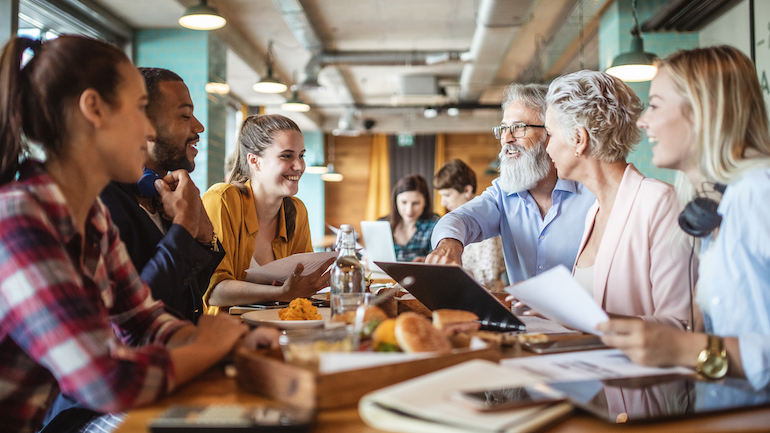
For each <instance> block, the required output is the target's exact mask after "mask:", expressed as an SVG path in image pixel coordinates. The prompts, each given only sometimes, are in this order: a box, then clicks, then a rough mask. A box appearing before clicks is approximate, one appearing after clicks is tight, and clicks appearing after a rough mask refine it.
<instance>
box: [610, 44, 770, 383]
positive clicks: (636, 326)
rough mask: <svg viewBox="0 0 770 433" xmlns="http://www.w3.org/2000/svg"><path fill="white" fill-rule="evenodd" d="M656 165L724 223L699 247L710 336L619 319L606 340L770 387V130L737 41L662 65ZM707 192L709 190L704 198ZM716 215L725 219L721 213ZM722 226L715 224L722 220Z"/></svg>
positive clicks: (654, 97)
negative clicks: (683, 180) (706, 202)
mask: <svg viewBox="0 0 770 433" xmlns="http://www.w3.org/2000/svg"><path fill="white" fill-rule="evenodd" d="M638 125H639V127H641V128H642V129H644V130H645V131H647V136H648V137H649V139H650V141H651V142H653V143H657V144H656V145H655V146H654V147H653V148H652V152H653V158H652V162H653V163H654V164H655V165H656V166H658V167H664V168H671V169H675V170H680V171H682V172H684V174H685V175H686V176H687V178H688V179H689V181H690V182H691V183H692V185H693V186H694V187H695V188H697V190H698V191H699V194H700V195H702V196H710V198H712V199H718V198H719V196H720V194H719V193H718V192H715V190H719V189H721V188H719V184H722V185H726V187H727V189H726V190H725V192H724V195H723V196H722V197H721V202H720V203H719V205H718V208H716V206H717V204H716V203H715V202H712V205H713V206H714V208H715V211H716V212H714V210H712V211H711V212H710V213H711V214H712V215H713V216H715V217H720V216H721V224H718V228H717V229H716V230H713V231H712V229H706V230H704V231H706V232H708V234H706V236H705V237H704V238H703V242H702V245H701V256H700V257H701V260H700V267H699V271H700V279H699V281H698V287H697V302H698V305H699V306H700V308H701V310H702V312H703V319H704V324H705V328H706V333H705V334H704V333H690V332H685V331H682V330H677V329H672V328H670V327H666V326H661V325H659V324H655V323H649V322H644V323H641V322H636V321H629V320H621V319H615V320H610V321H609V322H606V323H603V324H600V325H599V326H598V327H597V329H598V330H599V331H601V332H603V333H604V335H603V337H602V340H603V341H604V342H605V343H606V344H609V345H611V346H615V347H618V348H621V349H623V351H624V352H625V353H626V354H627V355H628V356H629V358H631V359H632V360H633V361H634V362H637V363H640V364H645V365H682V366H686V367H695V368H696V369H697V370H698V371H699V372H700V373H702V374H703V375H705V376H707V377H710V378H714V379H716V378H719V377H722V376H724V375H725V374H727V375H731V376H739V377H740V376H745V377H747V378H748V379H749V381H750V382H751V384H752V385H753V386H754V387H756V388H763V387H767V386H768V385H770V242H768V239H770V219H768V217H767V215H768V214H770V202H768V200H767V198H768V197H770V134H769V133H768V123H767V112H766V110H765V104H764V101H763V100H762V89H761V88H760V85H759V80H758V78H757V71H756V69H755V67H754V65H753V64H752V62H751V60H750V59H749V58H748V57H746V55H745V54H743V53H741V52H740V51H739V50H738V49H736V48H733V47H729V46H719V47H708V48H697V49H693V50H686V51H679V52H677V53H675V54H672V55H671V56H669V57H667V58H666V59H664V60H662V61H661V62H659V64H658V72H657V74H656V75H655V78H654V79H653V80H652V84H651V87H650V105H649V108H648V109H647V111H646V112H645V113H644V115H643V116H642V117H641V119H639V122H638ZM702 198H703V197H702ZM717 222H718V218H717ZM715 225H716V224H715Z"/></svg>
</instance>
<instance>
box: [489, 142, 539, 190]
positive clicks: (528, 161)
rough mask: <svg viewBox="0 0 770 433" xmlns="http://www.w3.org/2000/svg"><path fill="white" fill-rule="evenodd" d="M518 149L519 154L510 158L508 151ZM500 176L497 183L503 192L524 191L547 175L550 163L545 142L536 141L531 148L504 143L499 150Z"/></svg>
mask: <svg viewBox="0 0 770 433" xmlns="http://www.w3.org/2000/svg"><path fill="white" fill-rule="evenodd" d="M509 150H511V151H516V150H518V151H519V152H520V153H519V156H518V157H515V158H511V157H509V156H508V151H509ZM499 158H500V178H499V180H498V185H500V188H501V189H502V190H503V191H505V192H520V191H526V190H528V189H530V188H532V187H534V186H535V185H537V183H538V182H540V181H541V180H543V179H544V178H545V177H546V176H548V172H550V171H551V163H550V161H549V156H548V153H546V151H545V143H538V144H537V145H536V146H535V147H534V148H532V149H531V150H526V149H524V148H523V147H521V146H517V145H513V144H506V145H505V146H504V147H503V149H502V150H501V151H500V155H499Z"/></svg>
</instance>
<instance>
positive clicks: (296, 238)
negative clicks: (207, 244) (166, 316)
mask: <svg viewBox="0 0 770 433" xmlns="http://www.w3.org/2000/svg"><path fill="white" fill-rule="evenodd" d="M237 152H238V153H237V156H236V158H235V165H234V167H233V172H232V173H231V175H230V180H229V183H218V184H216V185H213V186H212V187H211V188H210V189H209V190H208V191H206V193H205V194H203V206H204V207H205V208H206V211H207V212H208V214H209V218H211V223H212V224H213V225H214V231H215V232H216V233H217V234H219V236H220V237H221V239H220V241H221V242H222V246H223V247H224V249H225V257H224V259H222V262H220V264H219V267H218V268H217V270H216V271H215V272H214V275H213V276H212V277H211V282H210V284H209V288H208V290H207V291H206V293H205V294H204V296H203V302H204V305H206V306H207V307H209V308H208V313H209V314H215V313H217V312H219V307H224V306H231V305H245V304H253V303H256V302H265V301H291V300H293V299H295V298H299V297H307V296H311V295H312V294H314V293H315V292H317V291H318V290H319V289H321V288H323V287H326V286H327V285H328V283H329V277H328V275H323V273H324V272H325V271H326V268H328V267H329V265H331V263H332V262H333V261H334V259H330V260H329V261H328V262H327V263H326V264H325V265H323V266H321V267H319V268H318V270H317V271H315V272H313V273H310V274H308V275H305V276H302V271H303V266H302V265H301V264H300V265H297V268H296V269H295V270H294V273H293V274H292V275H291V276H289V278H287V279H286V281H285V282H284V283H283V284H282V285H273V286H270V285H265V284H255V283H250V282H247V281H245V278H246V269H249V267H251V266H254V265H257V266H264V265H266V264H268V263H270V262H272V261H275V260H278V259H282V258H284V257H288V256H290V255H292V254H295V253H309V252H312V251H313V246H312V244H311V238H310V223H309V222H308V218H307V209H306V208H305V205H304V204H303V203H302V201H301V200H300V199H298V198H296V197H294V195H296V194H297V192H298V191H299V179H300V178H301V177H302V174H303V173H304V172H305V159H304V158H305V141H304V139H303V137H302V132H301V131H300V129H299V127H298V126H297V124H296V123H294V122H293V121H292V120H291V119H289V118H287V117H284V116H281V115H278V114H272V115H266V116H258V115H255V116H249V117H247V118H246V120H244V121H243V125H242V126H241V132H240V135H239V136H238V151H237Z"/></svg>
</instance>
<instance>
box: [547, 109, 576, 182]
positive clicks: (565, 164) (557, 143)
mask: <svg viewBox="0 0 770 433" xmlns="http://www.w3.org/2000/svg"><path fill="white" fill-rule="evenodd" d="M545 130H546V133H547V134H548V136H549V137H548V146H547V147H546V149H545V150H546V152H548V156H550V157H551V160H552V161H553V165H554V166H555V167H556V170H557V171H558V174H559V178H560V179H568V180H578V181H579V179H575V178H573V177H570V175H571V173H572V172H573V169H574V168H575V166H576V165H577V163H578V162H579V158H577V157H576V156H575V150H576V147H575V145H576V143H575V140H574V139H570V138H569V137H567V136H565V134H564V130H563V128H562V126H561V125H560V124H559V116H558V114H557V112H556V111H555V109H554V108H553V107H548V109H547V110H545Z"/></svg>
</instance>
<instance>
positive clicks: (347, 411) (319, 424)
mask: <svg viewBox="0 0 770 433" xmlns="http://www.w3.org/2000/svg"><path fill="white" fill-rule="evenodd" d="M264 403H271V401H270V400H268V399H265V398H263V397H259V396H257V395H254V394H250V393H247V392H245V391H242V390H240V389H238V387H237V386H236V383H235V380H234V379H231V378H229V377H226V376H225V374H224V371H223V368H222V367H221V366H219V367H217V368H215V369H212V370H211V371H209V372H208V373H206V374H204V375H203V376H201V377H199V378H198V379H196V380H195V381H193V382H191V383H190V384H188V385H186V386H183V387H182V388H180V389H178V390H177V391H176V392H174V393H173V394H171V395H169V396H167V397H166V398H164V399H162V400H161V401H160V402H158V403H155V404H153V405H151V406H147V407H144V408H139V409H135V410H132V411H130V412H128V414H127V416H126V418H125V420H124V422H123V424H121V425H120V427H119V428H118V429H117V430H116V432H118V433H144V432H147V431H148V429H147V425H148V424H149V423H150V421H151V420H152V419H153V418H155V417H157V416H158V415H160V413H161V412H163V410H165V409H166V408H167V407H169V406H171V405H175V404H245V405H250V404H251V405H257V404H264ZM768 430H770V408H763V409H755V410H750V411H741V412H734V413H730V414H724V415H712V416H705V417H697V418H692V419H688V420H679V421H672V422H666V423H651V424H646V425H612V424H608V423H604V422H602V421H600V420H598V419H596V418H593V417H591V416H589V415H586V414H583V413H578V412H576V413H575V414H573V415H572V416H570V417H568V418H567V419H564V420H562V421H559V422H557V423H555V424H553V425H551V426H550V427H549V428H548V429H547V430H546V431H548V432H554V433H582V432H585V433H588V432H591V433H594V432H599V433H601V432H727V431H730V432H734V431H768ZM312 431H313V432H318V433H353V432H361V433H374V432H383V430H379V429H375V428H371V427H369V426H367V425H366V424H364V422H363V421H361V418H360V417H359V416H358V410H357V408H355V407H350V408H344V409H336V410H323V411H320V412H319V413H318V418H317V421H316V424H315V426H314V427H313V429H312Z"/></svg>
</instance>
